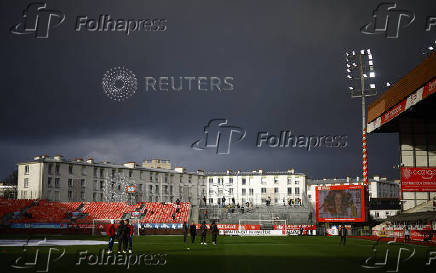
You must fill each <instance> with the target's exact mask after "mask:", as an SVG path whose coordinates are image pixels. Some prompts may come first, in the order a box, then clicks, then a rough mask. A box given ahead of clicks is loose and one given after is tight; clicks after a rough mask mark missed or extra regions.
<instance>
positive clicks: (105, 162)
mask: <svg viewBox="0 0 436 273" xmlns="http://www.w3.org/2000/svg"><path fill="white" fill-rule="evenodd" d="M103 163H104V164H110V163H111V162H110V161H107V160H105V161H103Z"/></svg>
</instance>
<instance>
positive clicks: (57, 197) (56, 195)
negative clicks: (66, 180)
mask: <svg viewBox="0 0 436 273" xmlns="http://www.w3.org/2000/svg"><path fill="white" fill-rule="evenodd" d="M59 200H60V193H59V192H58V191H55V201H59Z"/></svg>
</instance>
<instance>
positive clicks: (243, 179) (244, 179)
mask: <svg viewBox="0 0 436 273" xmlns="http://www.w3.org/2000/svg"><path fill="white" fill-rule="evenodd" d="M246 184H247V179H246V178H242V186H245V185H246Z"/></svg>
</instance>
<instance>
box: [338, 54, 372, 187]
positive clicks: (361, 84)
mask: <svg viewBox="0 0 436 273" xmlns="http://www.w3.org/2000/svg"><path fill="white" fill-rule="evenodd" d="M345 55H346V68H345V70H346V71H347V75H346V79H347V81H348V83H349V85H348V93H349V94H350V95H351V97H352V98H361V99H362V178H363V184H364V185H368V161H367V152H366V119H365V117H366V108H365V107H366V97H371V96H375V95H377V91H376V89H375V82H374V78H375V70H374V59H373V57H372V53H371V50H370V49H366V50H365V49H362V50H360V51H355V50H352V51H350V52H346V53H345Z"/></svg>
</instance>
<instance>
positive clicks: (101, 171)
mask: <svg viewBox="0 0 436 273" xmlns="http://www.w3.org/2000/svg"><path fill="white" fill-rule="evenodd" d="M103 176H104V169H103V168H101V169H100V177H103Z"/></svg>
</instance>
